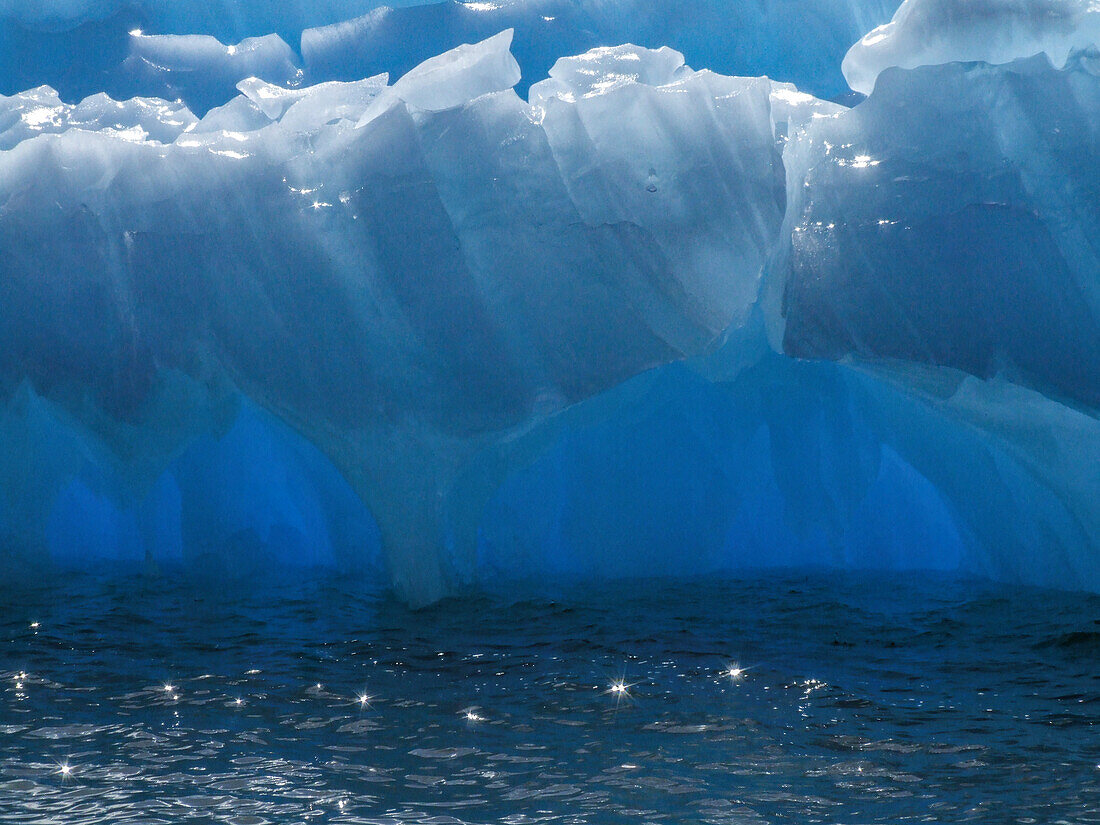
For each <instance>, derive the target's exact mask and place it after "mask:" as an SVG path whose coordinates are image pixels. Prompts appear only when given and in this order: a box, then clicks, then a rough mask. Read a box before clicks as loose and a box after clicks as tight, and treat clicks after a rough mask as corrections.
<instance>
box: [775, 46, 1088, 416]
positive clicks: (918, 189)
mask: <svg viewBox="0 0 1100 825" xmlns="http://www.w3.org/2000/svg"><path fill="white" fill-rule="evenodd" d="M1098 106H1100V80H1098V79H1097V77H1096V76H1095V74H1093V71H1092V69H1091V63H1090V61H1089V60H1088V59H1083V60H1076V61H1072V62H1071V64H1070V65H1069V66H1068V67H1067V68H1066V69H1064V70H1056V69H1054V68H1052V67H1051V65H1050V63H1049V61H1048V60H1047V59H1046V58H1045V57H1043V56H1038V57H1035V58H1031V59H1029V60H1025V61H1019V62H1016V63H1012V64H1009V65H1007V66H1004V67H997V68H993V67H989V66H987V65H982V64H978V65H966V64H958V63H956V64H950V65H945V66H942V67H928V68H922V69H918V70H914V71H909V72H903V71H898V70H891V71H888V72H886V73H884V74H883V75H881V77H880V78H879V82H878V85H877V87H876V89H875V93H874V94H873V95H872V96H871V98H869V99H868V100H867V101H866V102H865V103H863V104H862V105H860V106H858V107H856V108H855V109H852V110H850V111H848V112H844V113H843V114H840V115H839V116H837V117H834V118H829V119H819V120H817V121H816V122H814V123H813V124H811V125H810V127H809V128H808V131H807V133H806V136H805V139H804V140H802V141H800V142H799V143H798V144H797V145H792V146H791V147H789V149H788V152H787V171H788V192H789V195H790V198H791V201H790V204H789V208H788V212H787V223H786V226H785V228H784V243H783V245H782V247H781V249H780V251H779V253H778V254H779V260H778V262H777V263H776V265H775V267H774V270H775V272H776V273H777V278H778V280H780V281H782V283H783V284H784V286H783V297H782V306H783V309H782V314H783V319H784V321H783V326H782V330H781V332H780V331H778V330H777V332H776V337H777V338H778V337H779V336H780V335H781V336H782V346H783V348H784V350H785V351H786V352H789V353H791V354H792V355H797V356H801V357H827V358H839V357H841V356H843V355H845V354H848V353H855V354H859V355H862V356H868V357H891V358H900V359H905V360H907V361H915V362H921V363H930V364H943V365H948V366H953V367H957V368H959V369H963V370H966V371H968V372H971V373H973V374H975V375H978V376H982V377H989V376H993V375H996V374H1002V375H1006V376H1009V377H1011V378H1012V379H1013V380H1016V381H1018V382H1019V383H1022V384H1025V385H1028V386H1032V387H1035V388H1037V389H1039V390H1041V391H1044V392H1047V393H1049V394H1055V395H1058V396H1059V397H1065V398H1070V399H1074V400H1075V401H1077V402H1078V403H1081V404H1087V405H1089V406H1090V407H1095V406H1096V404H1097V402H1100V280H1098V278H1097V273H1100V258H1098V257H1097V250H1096V246H1095V243H1094V242H1093V240H1092V238H1094V237H1096V233H1097V231H1098V230H1100V225H1098V223H1097V221H1098V218H1100V213H1098V211H1097V206H1098V203H1097V197H1096V195H1097V193H1096V181H1097V180H1100V154H1098V149H1100V144H1098V142H1097V137H1096V135H1097V127H1096V117H1095V112H1097V111H1098V108H1097V107H1098Z"/></svg>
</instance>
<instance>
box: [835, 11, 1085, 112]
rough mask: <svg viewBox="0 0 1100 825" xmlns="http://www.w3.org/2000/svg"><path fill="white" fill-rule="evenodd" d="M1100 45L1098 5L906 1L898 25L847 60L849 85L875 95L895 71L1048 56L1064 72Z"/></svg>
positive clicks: (874, 34)
mask: <svg viewBox="0 0 1100 825" xmlns="http://www.w3.org/2000/svg"><path fill="white" fill-rule="evenodd" d="M1098 45H1100V7H1097V5H1096V3H1094V2H1092V0H905V2H904V3H902V4H901V6H900V7H899V8H898V10H897V12H896V13H895V14H894V18H893V19H892V20H891V21H890V22H889V23H885V24H883V25H881V26H878V27H877V28H875V29H873V30H872V31H870V32H868V33H867V34H865V35H864V36H863V37H862V38H861V39H860V40H859V42H857V43H856V44H855V45H854V46H852V48H851V49H850V50H849V52H848V54H847V55H846V56H845V58H844V64H843V69H844V77H845V78H846V79H847V80H848V83H849V85H851V87H852V88H853V89H855V90H856V91H858V92H862V93H864V94H870V93H871V89H873V88H874V85H875V79H876V78H877V77H878V76H879V74H880V73H881V72H882V71H883V70H884V69H887V68H890V67H891V66H900V67H902V68H907V69H912V68H916V67H918V66H933V65H939V64H942V63H954V62H967V61H982V62H985V63H1011V62H1012V61H1014V60H1017V59H1020V58H1025V57H1031V56H1033V55H1036V54H1039V53H1045V54H1046V55H1047V56H1048V57H1049V58H1050V60H1051V62H1052V63H1054V65H1055V66H1056V67H1058V68H1061V67H1063V66H1064V65H1065V64H1066V61H1067V60H1068V59H1069V56H1070V55H1071V54H1072V53H1073V52H1076V51H1083V50H1086V49H1089V48H1094V47H1096V46H1098Z"/></svg>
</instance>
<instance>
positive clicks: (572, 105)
mask: <svg viewBox="0 0 1100 825" xmlns="http://www.w3.org/2000/svg"><path fill="white" fill-rule="evenodd" d="M508 40H509V33H507V32H506V33H504V34H502V35H500V36H497V37H494V38H491V39H490V40H488V41H486V42H484V43H482V44H480V45H479V46H476V47H464V48H460V49H458V50H456V51H454V52H452V53H450V54H447V55H444V56H442V57H440V58H437V59H433V60H432V61H430V62H429V63H427V64H425V65H424V66H423V67H421V69H419V70H417V71H414V72H412V73H410V74H409V75H407V76H406V77H404V78H402V79H401V80H399V81H398V82H397V83H396V84H394V85H393V86H392V87H384V86H383V85H382V81H381V79H377V80H374V81H365V82H363V83H360V84H352V83H347V84H326V85H323V86H319V87H317V88H316V92H315V93H314V92H307V94H306V95H305V96H303V97H301V99H299V100H296V102H294V103H293V105H291V106H289V107H288V108H286V109H285V110H283V102H280V105H279V106H278V107H270V106H269V107H267V111H266V113H265V111H264V109H262V108H261V107H260V105H257V102H259V103H261V104H262V103H265V102H267V101H266V99H265V97H264V95H265V91H266V93H267V94H268V95H270V94H271V90H270V88H269V87H266V86H264V85H263V84H262V83H260V82H258V81H249V82H247V83H245V84H243V86H244V90H245V94H244V95H242V96H241V98H239V99H238V103H237V104H236V108H235V112H234V113H227V112H225V111H222V110H214V111H213V112H211V113H210V114H208V115H207V118H208V119H212V120H215V121H217V122H219V123H222V124H225V123H226V122H227V119H229V120H232V121H233V122H234V123H235V124H238V125H239V124H240V123H242V122H244V121H245V120H247V118H245V117H244V114H243V113H244V112H245V111H250V112H251V115H250V117H251V118H252V122H253V123H255V124H259V128H255V129H253V130H251V131H243V132H239V131H233V130H221V129H216V128H213V127H212V126H211V125H210V124H206V123H205V121H206V119H204V122H200V123H199V124H198V125H197V126H195V127H194V128H190V127H185V128H184V129H183V130H182V132H181V133H180V134H179V135H178V137H177V138H176V140H175V141H174V142H172V143H160V142H155V141H151V140H139V141H134V140H123V139H121V137H120V135H119V134H118V133H117V132H115V131H111V130H100V131H86V130H83V129H69V130H67V131H64V132H61V133H60V134H40V135H38V136H36V137H32V138H30V139H24V140H22V141H21V142H20V143H18V144H17V145H15V146H14V148H12V149H11V150H10V151H8V152H5V153H4V154H3V155H0V202H6V203H7V204H8V206H7V214H6V219H5V221H4V222H3V224H2V225H0V243H2V245H3V248H4V249H5V250H6V252H7V254H6V256H5V259H4V263H3V271H4V273H3V274H4V278H3V282H4V292H5V307H6V312H5V314H4V323H3V325H2V326H0V342H2V346H3V349H4V351H5V352H7V353H9V358H7V359H6V360H5V372H4V380H5V382H6V383H7V384H9V385H15V384H17V383H19V382H22V381H25V380H29V381H31V382H32V385H33V386H34V388H35V391H36V392H37V393H39V394H41V395H44V396H45V397H47V398H48V399H50V400H51V401H52V402H55V403H61V404H62V405H63V406H64V407H65V408H66V409H68V410H70V413H71V414H72V415H74V416H77V417H78V418H80V419H81V420H83V419H84V417H86V416H89V415H93V416H99V415H105V416H107V417H108V418H111V419H121V420H126V419H128V418H129V417H132V416H134V415H138V414H139V413H140V411H141V410H142V409H143V408H144V407H143V405H145V404H147V399H148V398H149V397H150V396H151V395H155V394H156V392H157V391H158V387H159V386H160V382H161V380H162V379H161V376H162V375H163V373H164V371H165V370H179V371H182V372H184V373H185V374H187V375H189V376H191V377H192V378H193V379H194V380H203V381H212V380H215V379H217V381H220V382H229V383H231V384H232V385H233V386H235V387H237V388H238V389H239V390H240V391H242V392H244V393H245V394H246V395H247V396H248V397H250V398H252V399H255V400H256V401H258V402H259V403H260V404H261V405H262V406H264V407H266V408H268V409H271V410H274V411H277V412H278V414H279V415H280V417H282V418H283V419H284V420H286V421H288V422H290V423H291V424H292V425H293V426H295V427H296V428H298V429H299V430H301V431H302V432H303V433H304V434H305V435H306V436H307V437H308V438H309V439H310V440H311V441H313V442H314V443H317V444H318V445H319V446H320V447H321V448H322V449H323V450H324V451H325V452H326V453H327V454H328V455H329V456H331V457H332V459H333V461H334V462H335V463H336V466H337V467H339V468H340V470H341V471H342V472H344V473H345V474H347V476H348V477H349V480H350V481H351V483H352V484H353V486H354V487H355V488H356V489H357V491H358V492H359V493H360V494H361V495H362V496H363V497H364V499H365V500H366V501H367V502H368V504H369V505H370V507H371V509H372V511H373V512H374V514H375V516H376V517H377V519H378V524H379V527H380V529H381V534H382V538H383V541H384V542H385V543H386V546H387V553H388V557H387V560H388V564H389V566H390V572H391V575H392V576H393V577H394V580H395V581H396V582H397V583H398V585H399V586H401V587H402V588H404V589H405V590H406V591H409V592H410V593H411V594H412V595H413V597H414V598H427V597H431V596H432V595H435V594H438V592H441V590H440V588H442V587H443V586H444V585H445V584H446V582H447V580H448V579H449V578H451V577H452V576H453V575H456V574H454V571H451V570H449V569H446V568H447V565H446V564H444V561H445V560H443V559H440V558H438V557H437V550H438V548H439V547H441V546H442V545H443V544H444V542H445V537H444V536H443V535H442V532H441V531H442V530H443V524H442V519H443V516H444V515H445V513H444V512H443V511H444V510H445V509H446V508H447V507H448V506H449V504H448V502H447V501H445V498H446V495H447V494H448V488H449V485H450V484H451V482H452V481H453V476H454V474H455V472H456V468H457V467H459V466H461V463H462V461H463V460H464V459H465V458H466V457H468V456H469V455H471V454H472V452H474V451H475V450H477V449H480V448H482V447H483V446H485V444H487V443H489V442H492V441H494V440H499V438H500V437H502V434H506V433H508V432H509V431H512V430H514V429H515V428H517V427H519V428H524V427H528V426H530V424H531V423H532V422H533V421H535V420H538V419H539V418H542V417H545V416H546V415H548V414H550V413H552V412H553V411H555V410H558V409H560V408H562V407H563V406H565V405H567V404H570V403H574V402H576V401H579V400H581V399H583V398H585V397H588V396H590V395H592V394H595V393H598V392H600V391H601V390H604V389H607V388H609V387H611V386H613V385H615V384H616V383H618V382H620V381H622V380H623V379H624V378H628V377H629V376H631V375H633V374H635V373H637V372H639V371H641V370H644V369H647V368H650V367H652V366H656V365H659V364H662V363H666V362H668V361H671V360H673V359H677V358H682V357H684V356H685V355H690V354H692V353H695V352H700V351H702V350H703V349H705V348H706V347H707V346H709V345H710V344H711V343H712V342H713V341H714V340H715V339H716V338H717V336H718V335H719V334H721V333H722V332H723V330H725V329H726V328H727V327H728V326H729V325H730V324H731V323H732V322H735V321H736V320H737V319H739V318H741V319H743V318H745V317H747V314H748V308H749V306H750V305H751V304H752V302H753V301H754V299H755V290H756V286H755V285H756V283H757V281H758V277H759V272H760V268H761V266H762V263H763V260H764V257H765V255H766V252H767V249H768V247H769V245H770V244H771V241H772V238H773V237H774V235H775V232H776V231H777V229H778V227H779V224H780V221H781V219H782V210H783V171H782V164H781V161H780V146H781V144H780V142H779V141H777V139H776V135H775V127H774V124H773V121H772V117H771V97H770V95H771V92H772V90H773V87H772V85H771V84H770V83H769V82H768V81H766V80H761V79H748V80H738V79H729V78H718V77H717V76H713V75H710V74H709V73H706V72H703V73H693V72H688V71H687V70H682V69H680V68H677V69H675V70H674V71H672V75H671V78H670V77H665V76H664V75H662V74H660V72H658V75H660V76H659V78H658V79H659V80H661V81H664V80H667V79H672V80H673V82H672V83H668V84H665V85H661V86H646V85H645V84H643V83H641V82H638V81H630V82H619V83H617V84H614V85H607V86H606V88H603V89H602V90H601V91H599V92H597V93H596V94H592V92H591V91H589V92H588V93H587V95H586V96H581V97H579V99H577V100H575V101H573V102H569V101H567V100H565V99H563V98H565V97H569V94H567V92H568V90H569V89H570V88H571V86H570V84H569V81H568V80H555V81H554V84H555V86H554V89H555V90H556V96H555V97H554V99H553V100H552V101H551V100H549V99H547V100H546V101H545V102H546V103H547V105H546V107H545V108H543V107H542V106H539V105H535V106H532V105H529V104H527V103H525V102H523V101H522V100H521V99H520V98H519V97H518V96H517V95H516V94H515V92H514V91H512V90H511V89H510V88H509V86H510V85H511V84H512V83H514V82H515V79H516V76H517V69H516V64H515V62H514V60H512V59H511V57H510V55H509V53H508V48H507V47H508ZM631 54H632V55H633V58H632V60H633V62H636V63H640V64H645V63H649V62H658V63H660V65H661V66H664V67H665V69H667V66H668V64H669V61H670V54H669V53H668V52H661V53H653V52H649V51H646V50H643V49H633V50H632V51H631ZM671 57H672V61H671V62H672V63H673V64H678V63H679V62H682V60H681V59H680V58H679V57H678V56H671ZM665 69H662V70H661V71H665ZM608 70H610V69H608ZM654 71H657V69H656V68H655V69H654ZM779 88H781V89H782V87H779ZM784 91H787V90H785V89H784ZM314 94H316V100H314V99H313V98H314ZM573 96H574V97H576V95H573ZM601 98H606V99H607V100H601ZM540 99H542V98H540ZM615 100H621V101H623V104H621V105H630V106H633V107H638V110H639V111H642V110H643V108H644V110H647V111H649V112H651V113H652V116H653V118H654V119H655V122H658V123H663V124H664V126H663V127H662V128H660V129H653V128H652V127H651V126H650V127H644V126H643V124H640V123H636V122H635V123H632V122H630V121H629V120H625V119H622V118H617V119H616V118H615V117H614V112H615V104H614V101H615ZM231 105H232V104H231ZM300 107H301V111H300V112H299V111H298V110H299V108H300ZM280 111H281V115H280ZM268 114H274V115H276V117H277V118H278V119H274V120H272V119H270V118H269V117H268ZM261 117H262V119H263V121H266V124H264V123H263V121H261ZM287 119H290V120H291V121H292V123H291V124H290V126H292V128H288V126H284V121H286V120H287ZM693 122H697V123H699V124H700V128H696V129H691V128H687V127H688V125H689V124H691V123H693ZM570 134H572V135H574V136H575V137H576V138H577V139H581V138H583V140H584V142H583V143H582V144H581V145H579V146H578V145H575V144H573V143H571V142H570V141H569V139H568V137H567V136H568V135H570ZM559 164H560V165H559ZM700 196H705V197H706V198H707V199H709V207H708V208H707V209H703V208H702V207H701V206H700V202H699V198H700ZM212 203H216V204H218V206H219V208H218V209H217V210H216V211H212V210H211V209H210V208H209V206H208V205H209V204H212ZM658 204H663V206H661V205H658ZM685 239H688V241H689V242H690V247H689V246H688V245H687V244H685ZM723 261H725V262H726V263H724V264H723V263H722V262H723ZM89 313H92V314H93V316H94V317H95V318H96V319H97V321H96V324H95V325H94V327H91V328H89V326H88V325H87V323H86V322H85V321H84V319H86V318H87V317H88V314H89ZM302 342H309V348H308V349H306V350H303V349H302V348H301V344H302ZM93 411H96V412H93ZM135 449H136V448H135ZM441 497H442V498H441ZM471 535H472V534H471ZM468 546H470V547H471V548H472V546H473V542H472V539H470V540H469V543H468ZM403 565H405V566H410V565H411V567H408V568H407V569H406V567H403ZM440 565H443V567H440ZM436 568H439V569H436ZM421 591H423V592H421Z"/></svg>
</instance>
